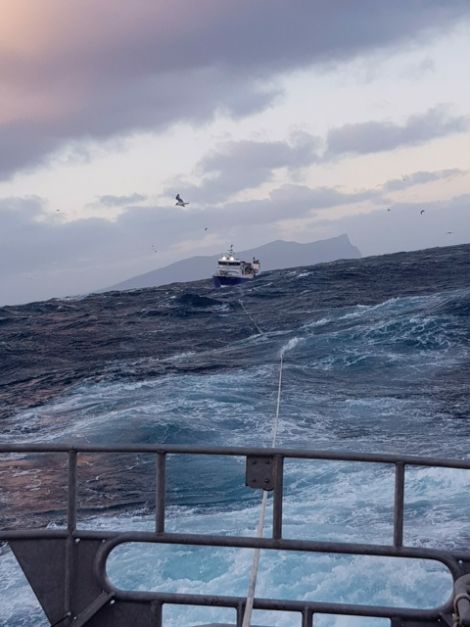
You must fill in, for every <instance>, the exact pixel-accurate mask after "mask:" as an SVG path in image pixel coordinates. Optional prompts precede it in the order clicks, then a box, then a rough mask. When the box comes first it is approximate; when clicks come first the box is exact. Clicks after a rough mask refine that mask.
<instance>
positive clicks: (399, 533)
mask: <svg viewBox="0 0 470 627" xmlns="http://www.w3.org/2000/svg"><path fill="white" fill-rule="evenodd" d="M404 509H405V464H404V463H403V462H397V463H396V464H395V507H394V513H393V546H394V547H396V548H398V547H401V546H403V513H404Z"/></svg>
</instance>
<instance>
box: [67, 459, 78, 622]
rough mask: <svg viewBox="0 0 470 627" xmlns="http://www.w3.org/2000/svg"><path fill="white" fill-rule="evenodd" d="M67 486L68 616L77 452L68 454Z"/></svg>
mask: <svg viewBox="0 0 470 627" xmlns="http://www.w3.org/2000/svg"><path fill="white" fill-rule="evenodd" d="M67 477H68V486H67V540H66V544H65V599H64V606H65V607H64V609H65V613H66V614H68V615H69V616H70V615H71V613H72V589H73V582H74V575H75V573H74V570H75V560H74V555H73V554H74V538H73V534H74V532H75V529H76V526H77V451H76V450H70V451H69V452H68V472H67Z"/></svg>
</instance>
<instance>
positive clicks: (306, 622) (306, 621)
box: [302, 608, 313, 627]
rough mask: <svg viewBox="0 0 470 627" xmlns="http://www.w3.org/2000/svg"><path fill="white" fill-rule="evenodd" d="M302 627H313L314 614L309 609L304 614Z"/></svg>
mask: <svg viewBox="0 0 470 627" xmlns="http://www.w3.org/2000/svg"><path fill="white" fill-rule="evenodd" d="M302 627H313V612H312V610H309V609H308V608H305V610H304V611H303V612H302Z"/></svg>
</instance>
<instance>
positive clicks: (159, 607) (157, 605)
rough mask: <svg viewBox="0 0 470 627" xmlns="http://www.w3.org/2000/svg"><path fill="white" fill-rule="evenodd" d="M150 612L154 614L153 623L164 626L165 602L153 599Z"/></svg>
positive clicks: (159, 626)
mask: <svg viewBox="0 0 470 627" xmlns="http://www.w3.org/2000/svg"><path fill="white" fill-rule="evenodd" d="M150 612H151V615H152V625H153V626H154V627H163V603H161V602H160V601H153V602H152V603H151V605H150Z"/></svg>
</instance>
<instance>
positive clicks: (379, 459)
mask: <svg viewBox="0 0 470 627" xmlns="http://www.w3.org/2000/svg"><path fill="white" fill-rule="evenodd" d="M72 452H75V453H157V454H158V453H168V454H179V455H221V456H229V457H230V456H232V457H236V456H239V457H246V455H259V456H267V457H268V456H269V457H271V456H272V455H278V456H281V457H284V458H288V459H323V460H328V461H345V462H371V463H379V464H397V463H400V462H401V463H403V464H405V465H407V466H435V467H438V468H460V469H462V470H470V459H469V460H466V459H462V460H455V459H447V458H442V457H418V456H414V455H395V454H387V453H348V452H346V451H328V450H326V451H325V450H319V451H310V450H305V451H304V450H298V449H288V448H249V447H217V446H211V447H207V446H205V447H204V446H191V445H184V446H183V445H181V446H180V445H172V444H165V445H160V444H137V445H116V446H96V445H91V444H83V445H82V444H81V445H79V446H70V445H67V444H50V443H44V444H0V454H5V453H72Z"/></svg>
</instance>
